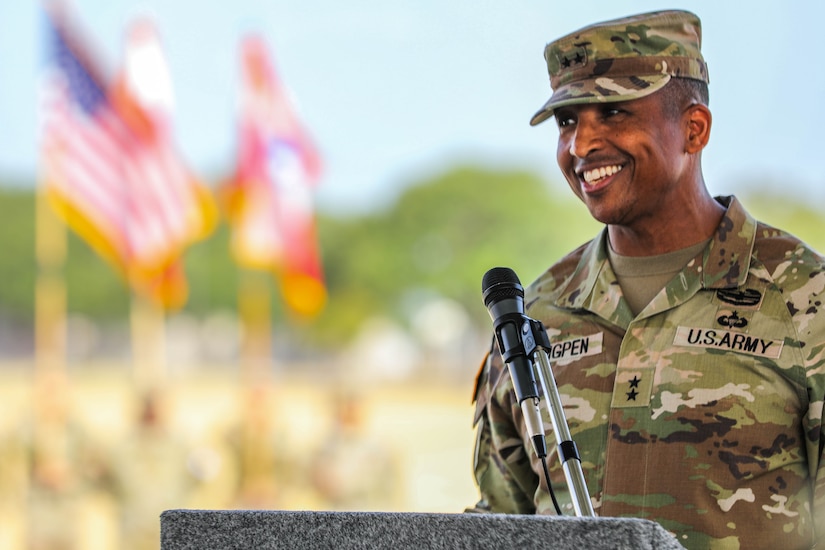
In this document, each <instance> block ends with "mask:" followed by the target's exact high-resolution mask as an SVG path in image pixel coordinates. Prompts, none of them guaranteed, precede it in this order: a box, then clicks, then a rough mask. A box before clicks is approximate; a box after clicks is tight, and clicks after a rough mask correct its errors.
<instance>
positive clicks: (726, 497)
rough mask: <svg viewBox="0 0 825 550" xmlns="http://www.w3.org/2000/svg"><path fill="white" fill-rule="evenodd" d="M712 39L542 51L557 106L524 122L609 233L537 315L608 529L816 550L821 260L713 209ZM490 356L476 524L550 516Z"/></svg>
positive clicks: (820, 520)
mask: <svg viewBox="0 0 825 550" xmlns="http://www.w3.org/2000/svg"><path fill="white" fill-rule="evenodd" d="M700 40H701V34H700V23H699V20H698V18H697V17H696V16H695V15H693V14H691V13H688V12H682V11H669V12H656V13H649V14H643V15H639V16H634V17H629V18H624V19H620V20H615V21H609V22H606V23H601V24H598V25H593V26H590V27H586V28H584V29H581V30H579V31H577V32H575V33H572V34H570V35H568V36H565V37H563V38H561V39H559V40H557V41H555V42H552V43H550V44H549V45H548V46H547V48H546V50H545V58H546V60H547V66H548V69H549V72H550V77H551V84H552V88H553V90H554V93H553V96H552V97H551V99H550V100H549V101H548V102H547V103H546V104H545V105H544V107H542V109H541V110H540V111H539V112H538V113H537V114H536V115H535V116H534V118H533V120H532V124H538V123H539V122H541V121H543V120H546V119H547V118H550V117H551V116H553V117H555V119H556V122H557V123H558V125H559V147H558V153H557V156H558V161H559V165H560V167H561V169H562V171H563V172H564V173H565V177H566V179H567V180H568V183H569V184H570V186H571V188H572V189H573V191H574V192H575V193H576V194H577V195H578V196H579V197H580V198H581V200H582V201H583V202H584V203H585V204H586V206H587V207H588V209H589V211H590V212H591V214H592V215H593V216H594V217H595V218H596V219H597V220H599V221H601V222H603V223H604V224H605V229H604V230H603V231H602V233H601V234H600V235H599V236H598V237H597V238H595V239H594V240H593V241H591V242H589V243H587V244H585V245H584V246H582V247H580V248H579V249H577V250H575V251H574V252H572V253H571V254H569V255H568V256H567V257H565V258H564V259H562V260H561V261H560V262H558V263H557V264H555V265H554V266H553V267H551V268H550V269H549V270H548V271H547V272H546V273H545V274H544V275H542V276H541V277H539V279H538V280H537V281H535V282H534V283H533V284H532V285H530V286H529V288H528V289H527V290H526V294H525V304H526V314H527V315H528V316H529V317H532V318H534V319H537V320H539V321H541V322H542V323H543V324H544V326H545V328H546V329H547V331H548V335H549V337H550V342H551V347H550V349H549V350H548V356H549V357H550V359H551V363H552V365H553V371H554V375H555V379H556V383H557V386H558V389H559V393H560V395H561V398H562V402H563V404H564V407H565V414H566V416H567V421H568V424H569V426H570V431H571V434H572V437H573V439H574V441H575V442H576V443H577V445H578V448H579V452H580V454H581V459H582V467H583V470H584V476H585V479H586V483H587V487H588V493H589V496H590V499H591V501H592V503H593V506H594V509H595V511H596V513H597V515H600V516H624V517H640V518H647V519H651V520H654V521H656V522H658V523H659V524H661V525H662V526H664V527H665V528H666V529H668V530H669V531H671V532H672V533H673V534H674V535H675V536H676V537H677V540H678V541H679V542H680V543H681V544H682V545H684V546H685V547H687V548H745V549H753V548H783V549H791V548H810V547H812V546H813V545H814V544H815V541H816V540H817V539H818V538H822V537H823V535H825V511H824V510H825V468H823V466H822V464H823V460H822V449H823V442H825V437H823V432H822V429H823V422H822V414H823V396H825V315H823V314H822V313H821V312H820V309H821V308H822V307H823V302H825V260H823V258H822V257H821V256H820V255H818V254H817V253H816V252H814V251H813V250H811V249H810V248H809V247H808V246H806V245H805V244H804V243H802V242H800V241H799V240H798V239H796V238H794V237H793V236H791V235H789V234H787V233H785V232H783V231H780V230H778V229H774V228H772V227H769V226H767V225H765V224H763V223H760V222H757V221H755V220H754V219H753V218H752V217H751V216H750V215H749V214H748V213H747V212H746V211H745V209H744V208H743V207H742V205H741V204H740V203H739V202H738V201H737V199H736V198H733V197H717V198H715V199H714V198H713V197H711V196H710V195H709V194H708V191H707V189H706V187H705V184H704V180H703V178H702V173H701V162H700V154H701V151H702V149H703V148H704V146H705V144H706V143H707V140H708V136H709V132H710V122H711V118H710V112H709V111H708V108H707V106H706V103H707V96H706V90H707V88H706V84H707V82H708V73H707V69H706V65H705V63H704V60H703V58H702V55H701V53H700ZM686 90H687V91H686ZM690 90H693V91H690ZM697 90H698V92H697ZM703 90H704V91H703ZM495 348H496V347H495V346H493V347H492V348H491V351H490V353H489V354H488V356H487V358H486V359H485V361H484V363H483V364H482V368H481V372H480V373H479V378H478V380H477V385H476V394H475V400H476V413H475V422H476V428H477V435H478V439H477V445H476V450H475V477H476V481H477V484H478V486H479V490H480V493H481V500H480V501H479V502H478V504H477V505H476V506H475V507H474V508H471V509H468V511H473V510H474V511H486V512H501V513H518V514H533V513H538V514H552V513H555V512H554V508H553V505H552V501H551V498H550V495H549V493H548V489H547V486H546V484H545V481H544V476H543V474H542V472H543V470H542V466H541V462H540V461H539V459H537V458H536V456H535V453H534V452H533V450H532V445H531V442H530V437H529V435H528V434H527V432H526V428H525V423H524V420H523V418H522V414H521V410H520V408H519V404H518V403H517V402H516V398H515V395H514V392H513V384H512V381H511V379H510V377H509V375H508V374H507V369H506V368H505V366H504V364H503V361H502V359H501V356H500V354H499V353H498V350H497V349H495ZM542 412H543V414H545V415H546V411H544V410H543V411H542ZM544 420H545V426H546V427H547V428H546V429H547V431H548V441H549V442H553V441H554V439H553V434H552V433H550V432H551V431H552V430H550V429H549V426H550V422H549V418H547V417H545V419H544ZM551 447H553V445H551ZM548 459H549V460H550V472H551V479H552V485H553V487H554V489H555V491H556V495H557V497H558V500H559V501H560V503H561V505H562V511H563V513H572V505H571V502H570V498H569V494H566V484H565V480H564V475H563V472H562V469H561V466H560V465H559V461H558V458H557V456H556V453H555V452H551V453H550V455H549V457H548ZM817 531H818V532H817Z"/></svg>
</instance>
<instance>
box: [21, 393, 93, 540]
mask: <svg viewBox="0 0 825 550" xmlns="http://www.w3.org/2000/svg"><path fill="white" fill-rule="evenodd" d="M69 394H70V392H69V389H68V387H67V385H66V383H65V381H63V380H61V379H60V378H59V377H48V378H47V379H46V380H44V381H43V384H42V385H39V386H37V388H36V390H35V392H34V405H33V406H34V408H33V410H32V417H31V418H30V419H29V420H28V421H27V422H26V423H25V425H24V426H23V427H22V430H21V432H20V434H21V437H22V443H21V444H22V445H23V447H24V449H25V450H24V453H25V455H26V463H27V465H26V467H27V469H28V484H27V487H26V497H27V502H26V503H25V504H26V505H27V512H28V521H27V525H26V529H25V533H24V538H25V540H26V548H29V549H31V550H40V549H43V550H68V549H75V548H79V541H80V539H81V538H82V535H83V532H82V531H83V529H84V528H85V525H84V518H83V516H82V512H81V509H82V505H83V503H84V501H85V498H86V497H87V496H88V494H89V493H90V491H91V490H92V489H93V486H94V484H95V483H96V482H97V480H98V477H97V476H98V475H99V473H100V469H99V468H100V464H101V462H100V460H101V452H100V448H99V447H98V446H97V445H95V444H93V441H92V438H91V437H90V434H89V433H88V431H87V430H86V428H85V427H84V426H83V425H82V424H81V423H80V422H79V421H78V419H77V418H76V417H75V415H74V414H73V411H72V406H71V398H70V395H69Z"/></svg>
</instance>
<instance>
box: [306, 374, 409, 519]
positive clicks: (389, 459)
mask: <svg viewBox="0 0 825 550" xmlns="http://www.w3.org/2000/svg"><path fill="white" fill-rule="evenodd" d="M332 409H333V410H332V424H331V426H330V429H329V431H328V433H327V435H326V437H324V438H323V441H322V443H321V444H320V446H319V447H318V448H317V449H316V450H315V452H314V453H313V454H312V458H311V460H310V463H309V464H310V466H309V468H310V474H309V475H310V479H311V481H312V486H313V487H314V488H315V490H316V491H317V493H318V495H319V497H320V499H321V503H322V506H324V507H326V508H328V509H330V510H336V511H365V510H388V509H392V508H393V507H394V505H395V504H396V500H397V495H398V490H397V489H396V488H397V487H398V486H399V479H400V476H399V475H398V473H399V468H398V463H397V460H396V458H395V456H394V455H393V453H392V452H391V449H389V448H388V447H387V446H386V445H385V444H383V443H382V442H381V441H379V440H377V439H376V438H374V437H371V436H370V434H369V433H368V432H367V431H366V429H365V428H366V422H365V418H364V404H363V402H362V398H361V397H360V396H359V395H357V394H356V393H354V392H352V391H346V390H340V391H338V392H336V394H335V395H334V396H333V404H332Z"/></svg>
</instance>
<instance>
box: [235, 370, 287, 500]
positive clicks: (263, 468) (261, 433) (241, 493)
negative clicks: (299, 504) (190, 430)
mask: <svg viewBox="0 0 825 550" xmlns="http://www.w3.org/2000/svg"><path fill="white" fill-rule="evenodd" d="M242 395H243V399H242V403H241V406H240V414H241V417H240V419H239V421H238V422H237V423H236V424H235V425H234V426H232V427H231V428H230V430H229V432H228V434H227V438H226V439H227V444H228V446H229V447H230V448H231V450H232V454H233V455H234V457H235V458H234V461H233V462H234V464H235V465H236V468H237V475H236V479H237V490H236V495H235V506H236V507H239V508H245V509H254V510H258V509H266V508H270V509H271V508H277V507H279V506H280V505H281V503H282V500H283V498H284V496H283V492H284V485H285V484H286V483H288V480H291V479H292V478H294V473H295V472H294V467H293V461H292V459H291V455H290V454H289V453H288V452H287V448H286V444H285V443H284V440H285V437H284V434H283V433H281V432H282V430H281V427H280V426H279V425H278V422H277V420H275V419H276V418H277V416H276V415H275V414H274V412H273V409H272V407H270V406H269V404H270V401H271V399H272V397H273V394H272V391H271V389H270V388H268V387H267V386H265V385H256V386H252V387H249V388H245V389H244V392H243V394H242Z"/></svg>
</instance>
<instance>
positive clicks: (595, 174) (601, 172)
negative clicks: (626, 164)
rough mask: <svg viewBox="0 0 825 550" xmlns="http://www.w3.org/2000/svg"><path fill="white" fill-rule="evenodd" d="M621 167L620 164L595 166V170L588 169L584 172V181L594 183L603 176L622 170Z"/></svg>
mask: <svg viewBox="0 0 825 550" xmlns="http://www.w3.org/2000/svg"><path fill="white" fill-rule="evenodd" d="M621 169H622V167H621V166H619V165H613V166H602V167H601V168H594V169H593V170H588V171H586V172H585V173H584V174H583V176H584V181H585V182H587V183H589V184H592V183H594V182H596V181H598V180H600V179H602V178H606V177H607V176H612V175H613V174H615V173H617V172H619V171H621Z"/></svg>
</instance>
